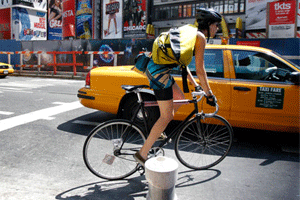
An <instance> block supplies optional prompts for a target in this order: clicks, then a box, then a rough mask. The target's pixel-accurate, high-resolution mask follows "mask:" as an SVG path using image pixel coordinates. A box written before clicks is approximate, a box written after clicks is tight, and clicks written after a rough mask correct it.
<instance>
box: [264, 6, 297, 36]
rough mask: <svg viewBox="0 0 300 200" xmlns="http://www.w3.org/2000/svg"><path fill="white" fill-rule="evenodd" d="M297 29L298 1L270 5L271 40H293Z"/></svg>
mask: <svg viewBox="0 0 300 200" xmlns="http://www.w3.org/2000/svg"><path fill="white" fill-rule="evenodd" d="M295 29H296V1H284V2H271V3H269V27H268V36H269V38H293V37H295Z"/></svg>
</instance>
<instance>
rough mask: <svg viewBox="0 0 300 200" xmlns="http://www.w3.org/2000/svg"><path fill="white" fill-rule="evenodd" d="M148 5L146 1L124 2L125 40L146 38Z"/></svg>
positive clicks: (128, 0) (126, 0) (127, 0)
mask: <svg viewBox="0 0 300 200" xmlns="http://www.w3.org/2000/svg"><path fill="white" fill-rule="evenodd" d="M146 5H147V1H146V0H135V1H130V0H125V1H124V5H123V18H124V24H123V32H124V38H146V16H147V13H146V12H147V6H146Z"/></svg>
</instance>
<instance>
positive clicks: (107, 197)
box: [55, 169, 221, 200]
mask: <svg viewBox="0 0 300 200" xmlns="http://www.w3.org/2000/svg"><path fill="white" fill-rule="evenodd" d="M220 175H221V172H220V171H219V170H216V169H208V170H200V171H197V170H187V171H180V172H178V178H177V181H176V185H175V188H176V189H180V188H184V187H190V186H194V185H200V184H204V183H206V182H209V181H212V180H213V179H216V178H217V177H219V176H220ZM147 193H148V183H147V180H146V179H145V175H142V176H139V175H137V176H136V177H134V178H131V179H124V180H118V181H100V182H93V183H89V184H85V185H81V186H78V187H75V188H72V189H69V190H67V191H64V192H62V193H60V194H58V195H57V196H56V197H55V199H59V200H86V199H93V200H119V199H122V200H134V199H145V198H146V196H147Z"/></svg>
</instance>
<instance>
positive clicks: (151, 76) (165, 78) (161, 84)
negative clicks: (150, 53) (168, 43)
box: [146, 59, 175, 100]
mask: <svg viewBox="0 0 300 200" xmlns="http://www.w3.org/2000/svg"><path fill="white" fill-rule="evenodd" d="M170 71H171V68H170V67H169V66H168V65H158V64H155V63H154V62H153V60H152V59H151V60H150V61H149V63H148V66H147V70H146V75H147V78H148V80H149V82H150V88H152V89H153V91H154V94H155V97H156V99H157V100H171V99H173V89H172V86H173V84H174V83H175V81H174V78H173V77H172V76H171V75H170Z"/></svg>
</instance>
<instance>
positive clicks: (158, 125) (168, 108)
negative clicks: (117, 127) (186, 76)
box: [140, 83, 184, 159]
mask: <svg viewBox="0 0 300 200" xmlns="http://www.w3.org/2000/svg"><path fill="white" fill-rule="evenodd" d="M172 89H173V97H174V99H183V98H184V94H183V93H182V91H181V90H180V88H179V86H178V85H177V84H176V83H175V84H174V85H173V88H172ZM157 103H158V106H159V110H160V117H159V118H158V120H157V121H156V122H155V124H154V125H153V127H152V129H151V131H150V134H149V136H148V138H147V140H146V142H145V144H144V146H143V147H142V148H141V149H140V155H141V156H142V157H143V158H145V159H146V158H147V155H148V152H149V150H150V149H151V147H152V146H153V144H154V143H155V142H156V140H157V139H158V138H159V136H160V135H161V133H162V132H163V131H164V130H165V129H166V127H167V126H168V124H169V122H170V121H172V119H173V117H174V114H175V112H176V111H177V110H178V109H179V107H180V105H176V106H174V105H173V99H172V100H166V101H157Z"/></svg>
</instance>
